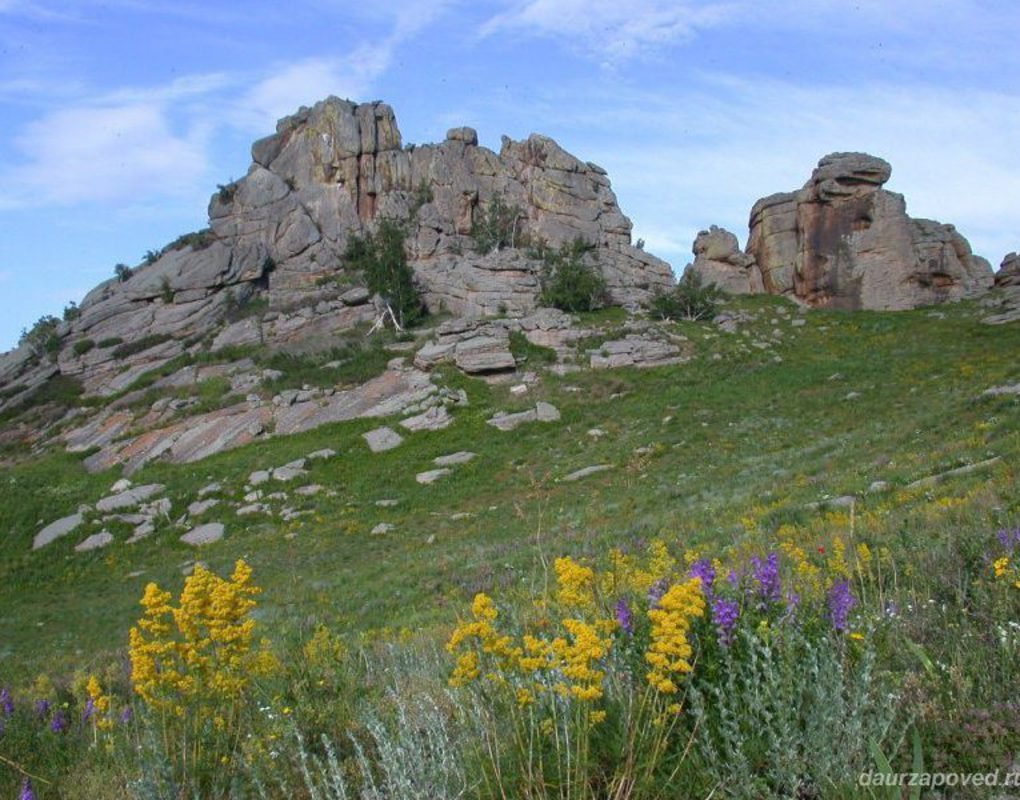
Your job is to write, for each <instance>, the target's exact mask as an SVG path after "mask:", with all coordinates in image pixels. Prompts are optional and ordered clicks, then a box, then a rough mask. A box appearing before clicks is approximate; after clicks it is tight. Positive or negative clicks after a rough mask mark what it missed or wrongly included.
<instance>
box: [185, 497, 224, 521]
mask: <svg viewBox="0 0 1020 800" xmlns="http://www.w3.org/2000/svg"><path fill="white" fill-rule="evenodd" d="M219 502H220V501H219V500H217V499H216V498H210V499H209V500H196V501H195V502H194V503H191V504H190V505H188V516H190V517H197V516H198V515H199V514H204V513H205V512H206V511H208V510H209V509H210V508H212V507H213V506H216V505H219Z"/></svg>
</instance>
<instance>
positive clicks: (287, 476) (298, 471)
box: [273, 458, 308, 481]
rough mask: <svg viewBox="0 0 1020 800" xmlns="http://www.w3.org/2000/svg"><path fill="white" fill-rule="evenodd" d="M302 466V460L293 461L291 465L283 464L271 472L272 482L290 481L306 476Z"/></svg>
mask: <svg viewBox="0 0 1020 800" xmlns="http://www.w3.org/2000/svg"><path fill="white" fill-rule="evenodd" d="M304 464H305V460H304V459H303V458H302V459H300V460H299V461H295V462H293V463H291V464H284V465H283V466H282V467H277V468H276V469H274V470H273V480H275V481H292V480H294V479H295V478H300V477H303V476H305V475H307V474H308V470H306V469H305V468H304ZM299 465H300V466H299Z"/></svg>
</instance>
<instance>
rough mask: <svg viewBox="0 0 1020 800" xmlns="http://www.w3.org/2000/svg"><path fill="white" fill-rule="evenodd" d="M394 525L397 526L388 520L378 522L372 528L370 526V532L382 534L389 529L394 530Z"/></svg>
mask: <svg viewBox="0 0 1020 800" xmlns="http://www.w3.org/2000/svg"><path fill="white" fill-rule="evenodd" d="M396 527H397V526H396V525H393V524H392V523H390V522H380V523H379V524H378V525H376V526H375V527H374V528H372V533H373V534H375V535H376V536H378V535H379V534H382V533H389V532H390V531H392V530H394V529H395V528H396Z"/></svg>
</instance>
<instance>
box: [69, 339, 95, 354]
mask: <svg viewBox="0 0 1020 800" xmlns="http://www.w3.org/2000/svg"><path fill="white" fill-rule="evenodd" d="M95 346H96V343H95V341H94V340H92V339H79V340H78V341H77V342H75V343H74V347H73V348H72V349H73V350H74V354H75V355H76V356H83V355H85V354H86V353H87V352H88V351H89V350H91V349H92V348H93V347H95Z"/></svg>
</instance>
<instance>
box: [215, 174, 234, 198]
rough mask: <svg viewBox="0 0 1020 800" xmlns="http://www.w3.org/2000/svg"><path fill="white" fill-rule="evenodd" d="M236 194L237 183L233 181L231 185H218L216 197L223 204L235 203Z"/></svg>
mask: <svg viewBox="0 0 1020 800" xmlns="http://www.w3.org/2000/svg"><path fill="white" fill-rule="evenodd" d="M235 192H237V181H235V180H233V179H231V180H230V182H229V183H217V184H216V197H217V198H218V199H219V201H220V202H221V203H223V204H227V203H232V202H234V193H235Z"/></svg>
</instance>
